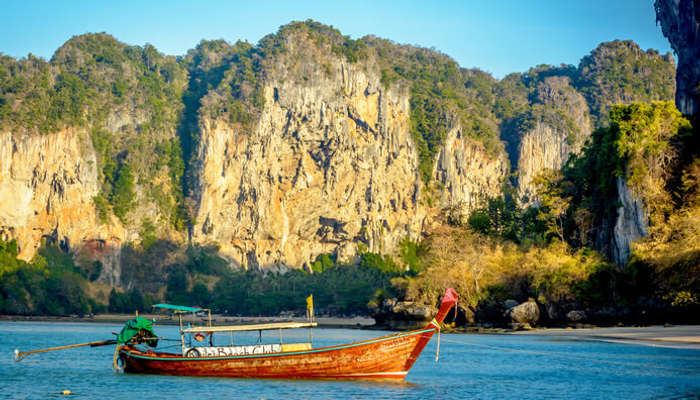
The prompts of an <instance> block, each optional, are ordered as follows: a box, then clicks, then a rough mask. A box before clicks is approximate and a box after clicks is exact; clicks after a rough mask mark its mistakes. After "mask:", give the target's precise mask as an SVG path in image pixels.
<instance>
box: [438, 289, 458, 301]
mask: <svg viewBox="0 0 700 400" xmlns="http://www.w3.org/2000/svg"><path fill="white" fill-rule="evenodd" d="M442 302H443V303H457V292H455V290H454V289H452V288H448V289H447V290H445V296H444V297H443V298H442Z"/></svg>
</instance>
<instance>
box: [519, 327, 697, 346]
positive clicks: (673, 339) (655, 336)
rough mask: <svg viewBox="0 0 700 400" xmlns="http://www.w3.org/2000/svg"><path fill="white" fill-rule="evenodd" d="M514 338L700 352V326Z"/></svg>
mask: <svg viewBox="0 0 700 400" xmlns="http://www.w3.org/2000/svg"><path fill="white" fill-rule="evenodd" d="M509 334H511V335H538V336H551V337H563V338H571V339H592V340H603V341H608V342H616V343H629V344H638V345H645V346H658V347H672V348H683V349H696V350H700V325H671V326H663V325H655V326H645V327H610V328H582V329H570V328H569V329H567V328H551V329H535V330H529V331H516V332H510V333H509Z"/></svg>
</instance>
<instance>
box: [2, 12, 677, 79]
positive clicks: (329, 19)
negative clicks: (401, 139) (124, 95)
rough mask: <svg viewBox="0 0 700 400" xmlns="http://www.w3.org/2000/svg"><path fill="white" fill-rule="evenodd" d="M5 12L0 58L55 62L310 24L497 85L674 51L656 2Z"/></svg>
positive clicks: (179, 50) (176, 49) (168, 49)
mask: <svg viewBox="0 0 700 400" xmlns="http://www.w3.org/2000/svg"><path fill="white" fill-rule="evenodd" d="M103 3H104V4H103ZM107 3H108V4H107ZM2 10H3V12H2V20H3V24H2V25H0V52H2V53H4V54H7V55H10V56H13V57H24V56H26V55H27V54H28V53H32V54H34V55H38V56H41V57H44V58H47V59H48V58H50V57H51V55H52V54H53V52H54V51H55V50H56V49H57V48H58V47H59V46H61V44H63V43H64V42H65V41H66V40H68V39H69V38H70V37H71V36H74V35H79V34H82V33H86V32H107V33H110V34H112V35H114V36H115V37H116V38H117V39H119V40H121V41H123V42H126V43H128V44H135V45H144V44H145V43H151V44H153V45H154V46H155V47H156V48H158V50H160V51H161V52H163V53H166V54H171V55H181V54H185V53H186V52H187V50H188V49H190V48H192V47H194V46H195V45H196V44H197V43H198V42H199V41H200V40H201V39H221V38H223V39H226V40H228V41H230V42H234V41H236V40H238V39H241V40H247V41H249V42H251V43H256V42H257V41H258V40H259V39H260V38H262V37H263V36H264V35H266V34H268V33H273V32H276V31H277V29H278V28H279V26H280V25H284V24H286V23H289V22H290V21H298V20H305V19H309V18H311V19H314V20H317V21H320V22H322V23H325V24H328V25H333V26H334V27H336V28H338V29H339V30H340V31H341V32H342V33H343V34H345V35H350V36H351V37H353V38H358V37H362V36H364V35H366V34H373V35H376V36H379V37H383V38H387V39H391V40H393V41H395V42H397V43H408V44H415V45H420V46H424V47H434V48H435V49H437V50H439V51H441V52H443V53H446V54H448V55H450V56H451V57H453V58H454V59H455V60H456V61H457V62H458V63H459V64H460V65H461V66H462V67H478V68H481V69H483V70H485V71H488V72H490V73H492V74H494V76H496V77H498V78H502V77H503V76H504V75H506V74H507V73H510V72H522V71H525V70H527V69H528V68H530V67H532V66H535V65H537V64H556V65H558V64H560V63H568V64H578V62H579V60H580V59H581V57H583V56H584V55H586V54H588V53H589V52H590V51H591V50H592V49H593V48H595V47H596V46H597V45H598V44H599V43H601V42H603V41H610V40H615V39H632V40H634V41H636V42H637V43H638V44H639V45H640V46H641V47H642V48H643V49H647V48H654V49H657V50H659V51H661V52H662V53H665V52H667V51H670V46H669V44H668V42H667V41H666V39H665V38H664V37H663V35H662V33H661V28H660V27H658V26H657V25H656V22H655V14H654V8H653V0H587V1H580V0H578V1H575V0H546V1H545V0H493V1H489V0H481V1H472V0H462V1H451V0H446V1H430V0H427V1H426V0H422V1H413V0H402V1H382V0H375V1H364V0H353V1H343V2H341V1H334V0H325V1H279V0H260V1H255V2H253V1H235V0H230V1H208V0H202V1H197V0H190V1H180V0H167V1H166V0H152V1H148V0H140V1H132V0H122V1H118V2H117V1H113V2H107V1H104V2H103V1H95V0H91V1H78V0H76V1H48V0H47V1H33V0H23V1H8V2H5V3H4V4H3V5H2Z"/></svg>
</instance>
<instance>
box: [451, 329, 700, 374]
mask: <svg viewBox="0 0 700 400" xmlns="http://www.w3.org/2000/svg"><path fill="white" fill-rule="evenodd" d="M438 338H439V336H438ZM445 341H447V342H449V343H454V344H461V345H464V346H474V347H483V348H486V349H490V350H499V351H508V352H512V353H522V354H530V355H537V356H548V357H560V358H568V359H571V360H581V361H590V362H599V363H607V364H615V365H624V366H628V367H638V368H652V369H659V370H664V371H677V372H692V373H697V372H698V371H697V370H694V369H688V368H674V367H661V366H657V365H653V364H642V363H631V362H626V361H615V360H601V359H595V358H590V357H581V356H574V355H571V354H563V353H557V352H550V351H537V350H522V349H513V348H509V347H500V346H492V345H488V344H477V343H464V342H458V341H456V340H449V339H445ZM439 343H440V342H439V341H438V344H439Z"/></svg>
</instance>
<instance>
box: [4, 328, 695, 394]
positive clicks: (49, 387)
mask: <svg viewBox="0 0 700 400" xmlns="http://www.w3.org/2000/svg"><path fill="white" fill-rule="evenodd" d="M120 329H121V325H117V324H93V323H53V322H0V337H1V338H2V339H1V340H0V382H2V385H1V387H0V398H11V399H47V398H85V399H137V398H138V399H140V398H144V399H189V398H198V399H283V398H293V399H362V398H366V399H417V398H428V399H433V400H435V399H465V398H466V399H656V398H668V399H682V398H699V397H700V350H692V349H676V348H663V347H650V346H640V345H634V344H621V343H608V342H602V341H593V340H568V339H563V338H553V337H543V336H527V335H475V334H471V335H460V334H442V335H441V338H440V339H441V340H440V348H439V359H438V362H436V361H435V355H436V352H437V335H436V336H434V337H433V339H432V340H431V341H430V343H429V344H428V346H427V347H426V348H425V350H424V351H423V354H422V355H421V356H420V358H419V359H418V361H417V362H416V364H415V365H414V366H413V368H412V369H411V371H410V372H409V374H408V376H407V377H406V380H405V382H402V383H395V384H392V383H371V382H352V381H311V380H259V379H231V378H195V377H173V376H157V375H131V374H123V373H114V372H112V370H111V362H112V356H113V353H114V346H104V347H95V348H90V347H83V348H76V349H69V350H61V351H54V352H47V353H41V354H34V355H30V356H29V357H27V358H26V359H25V360H24V361H21V362H15V361H14V358H13V357H14V355H13V352H14V350H15V349H19V350H20V351H22V350H31V349H38V348H46V347H52V346H61V345H66V344H75V343H82V342H88V341H97V340H105V339H112V338H113V337H114V336H113V335H112V332H118V331H119V330H120ZM155 329H156V333H157V334H158V335H159V336H165V337H171V338H177V337H178V331H177V328H176V327H173V326H156V328H155ZM388 333H389V332H382V331H368V330H355V329H315V330H314V331H313V344H314V347H320V346H328V345H334V344H341V343H348V342H353V341H359V340H364V339H370V338H374V337H378V336H382V335H385V334H388ZM259 339H260V338H259V336H258V333H257V332H246V333H236V335H235V336H234V337H233V341H234V343H235V344H241V345H247V344H255V343H256V342H257V341H258V340H259ZM262 339H263V342H271V343H279V340H280V338H279V332H278V331H267V332H264V333H263V337H262ZM308 340H309V332H308V330H305V329H296V330H289V331H286V332H285V333H284V337H283V341H284V342H285V343H294V342H304V341H308ZM230 341H231V337H230V336H229V335H228V334H218V336H217V337H216V340H215V342H214V344H215V345H228V344H229V343H230ZM168 346H171V347H168ZM159 348H161V349H163V350H170V351H177V349H178V348H179V344H177V343H176V342H169V341H161V342H160V343H159ZM63 390H70V391H71V392H72V393H73V394H74V396H71V397H67V396H63V395H61V392H62V391H63Z"/></svg>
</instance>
